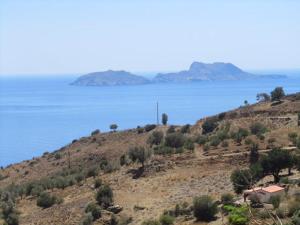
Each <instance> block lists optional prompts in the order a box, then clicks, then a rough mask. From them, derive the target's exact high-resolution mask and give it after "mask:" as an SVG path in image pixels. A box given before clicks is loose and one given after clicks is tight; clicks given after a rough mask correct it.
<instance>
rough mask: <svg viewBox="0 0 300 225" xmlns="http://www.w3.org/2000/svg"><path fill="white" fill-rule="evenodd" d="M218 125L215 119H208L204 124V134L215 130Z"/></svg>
mask: <svg viewBox="0 0 300 225" xmlns="http://www.w3.org/2000/svg"><path fill="white" fill-rule="evenodd" d="M217 126H218V124H217V122H216V120H215V119H207V120H205V122H204V123H203V124H202V130H203V132H202V133H203V134H208V133H211V132H213V131H214V129H216V128H217Z"/></svg>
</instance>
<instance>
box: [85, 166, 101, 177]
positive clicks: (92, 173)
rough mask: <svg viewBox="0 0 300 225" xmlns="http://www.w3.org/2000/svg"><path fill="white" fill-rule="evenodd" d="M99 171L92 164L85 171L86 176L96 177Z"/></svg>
mask: <svg viewBox="0 0 300 225" xmlns="http://www.w3.org/2000/svg"><path fill="white" fill-rule="evenodd" d="M98 173H99V171H98V167H96V166H93V167H91V168H89V169H88V170H87V172H86V177H94V178H95V177H96V176H97V175H98Z"/></svg>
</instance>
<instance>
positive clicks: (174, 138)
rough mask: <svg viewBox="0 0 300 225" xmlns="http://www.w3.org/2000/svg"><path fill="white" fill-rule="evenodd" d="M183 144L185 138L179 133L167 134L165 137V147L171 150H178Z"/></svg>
mask: <svg viewBox="0 0 300 225" xmlns="http://www.w3.org/2000/svg"><path fill="white" fill-rule="evenodd" d="M184 143H185V137H184V136H183V134H181V133H177V132H176V133H171V134H167V135H166V137H165V146H168V147H171V148H180V147H183V145H184Z"/></svg>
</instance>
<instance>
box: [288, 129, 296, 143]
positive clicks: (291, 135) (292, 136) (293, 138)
mask: <svg viewBox="0 0 300 225" xmlns="http://www.w3.org/2000/svg"><path fill="white" fill-rule="evenodd" d="M288 136H289V140H290V141H291V142H292V143H293V145H297V137H298V134H297V133H296V132H291V133H289V134H288Z"/></svg>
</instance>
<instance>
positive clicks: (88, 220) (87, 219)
mask: <svg viewBox="0 0 300 225" xmlns="http://www.w3.org/2000/svg"><path fill="white" fill-rule="evenodd" d="M93 220H94V218H93V216H92V214H91V213H87V214H86V215H84V217H83V219H82V221H81V223H80V225H92V224H93Z"/></svg>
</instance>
